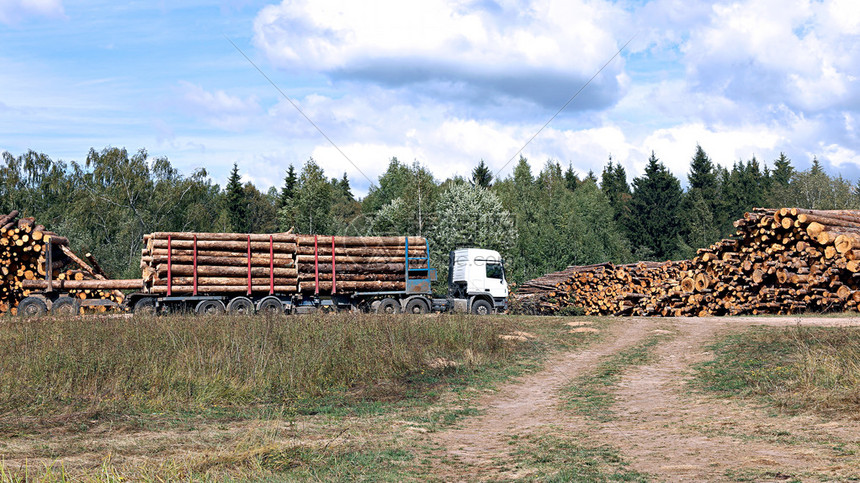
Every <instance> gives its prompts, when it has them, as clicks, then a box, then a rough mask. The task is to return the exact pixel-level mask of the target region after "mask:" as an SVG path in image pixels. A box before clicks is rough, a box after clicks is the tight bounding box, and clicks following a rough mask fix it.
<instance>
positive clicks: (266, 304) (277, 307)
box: [257, 296, 284, 315]
mask: <svg viewBox="0 0 860 483" xmlns="http://www.w3.org/2000/svg"><path fill="white" fill-rule="evenodd" d="M257 312H259V313H261V314H265V315H279V314H283V313H284V304H282V303H281V300H280V299H279V298H277V297H271V296H270V297H266V298H264V299H263V300H260V303H259V304H258V305H257Z"/></svg>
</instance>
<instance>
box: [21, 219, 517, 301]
mask: <svg viewBox="0 0 860 483" xmlns="http://www.w3.org/2000/svg"><path fill="white" fill-rule="evenodd" d="M144 242H145V244H146V248H144V250H143V253H142V257H141V268H142V271H143V277H142V279H134V280H108V279H103V280H52V279H51V272H52V271H51V270H50V269H49V268H50V266H51V265H50V264H51V257H50V251H49V252H48V253H47V256H46V260H45V263H46V270H45V278H44V279H43V280H42V279H40V280H25V281H24V288H25V289H27V290H29V291H30V294H29V295H28V296H27V297H25V298H24V299H22V300H21V301H20V303H19V305H18V314H19V315H21V316H24V317H33V316H40V315H44V314H46V313H52V314H74V313H80V309H81V307H86V306H93V305H102V306H107V307H115V308H121V309H123V310H129V311H131V312H132V313H146V314H165V313H177V312H194V313H197V314H207V315H214V314H220V313H229V314H237V315H245V314H253V313H266V314H284V313H285V314H303V313H311V312H315V311H319V310H322V311H357V312H370V313H390V314H393V313H412V314H424V313H430V312H454V311H456V312H467V313H473V314H478V315H486V314H491V313H494V312H501V311H504V310H505V309H506V303H507V296H508V285H507V281H506V280H505V270H504V262H503V260H502V258H501V256H500V254H499V253H498V252H497V251H494V250H485V249H479V248H462V249H457V250H453V251H451V252H450V254H449V261H448V293H447V295H446V296H444V297H434V296H433V293H432V291H431V282H434V281H436V269H435V268H432V267H430V264H429V256H428V254H429V253H430V250H429V245H428V243H427V241H426V239H424V238H422V237H334V236H318V235H295V234H292V233H286V234H271V235H269V234H267V235H246V234H206V233H153V234H150V235H147V236H145V237H144ZM82 289H98V290H135V292H133V293H130V294H128V295H127V296H125V298H124V300H123V301H122V303H121V304H117V303H116V302H114V301H112V300H83V301H81V300H78V299H77V298H74V297H69V296H68V291H69V290H82Z"/></svg>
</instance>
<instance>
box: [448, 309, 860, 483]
mask: <svg viewBox="0 0 860 483" xmlns="http://www.w3.org/2000/svg"><path fill="white" fill-rule="evenodd" d="M794 324H802V325H821V326H844V325H860V319H857V318H851V319H839V318H802V319H801V318H789V317H786V318H776V317H768V318H678V319H671V318H669V319H651V318H649V319H645V318H633V319H629V320H624V321H619V322H617V323H615V324H613V325H612V326H611V328H610V329H609V330H608V333H606V334H604V337H603V338H602V341H601V342H599V343H597V344H593V345H591V346H590V347H587V348H585V349H584V350H582V351H579V352H573V353H566V354H560V355H558V356H556V357H555V358H553V359H552V360H550V361H549V362H548V363H547V364H546V367H545V369H544V370H543V371H541V372H538V373H535V374H532V375H529V376H527V377H524V378H522V379H521V380H520V381H519V382H518V383H516V384H513V385H510V386H508V387H505V388H503V389H502V390H501V391H499V392H498V393H495V394H492V395H488V396H486V397H484V399H483V400H482V401H481V402H480V404H479V406H480V407H483V408H485V413H484V414H483V415H481V416H479V417H475V418H473V419H470V420H468V421H466V422H465V423H464V424H462V425H461V426H460V427H459V428H457V429H454V430H450V431H445V432H441V433H438V434H436V435H434V440H435V442H436V443H437V445H438V446H439V447H441V448H443V449H442V450H441V452H442V453H443V456H445V457H446V460H447V461H449V462H451V464H449V465H447V468H448V470H447V471H448V473H447V474H443V475H441V476H442V478H443V479H447V480H452V481H453V480H460V479H465V480H496V479H502V480H505V479H509V478H511V477H515V476H523V475H521V474H520V475H516V474H511V473H509V471H510V466H509V465H506V464H505V462H506V460H509V459H510V456H509V455H510V453H511V446H510V444H509V442H510V441H511V437H512V436H518V437H522V436H527V435H539V434H541V432H555V433H558V432H559V431H561V432H562V434H565V433H567V434H588V438H589V440H590V441H589V443H592V444H594V445H600V444H609V445H611V446H613V447H615V448H617V449H618V450H619V451H620V453H621V455H622V458H623V459H624V460H625V461H627V462H628V463H629V465H630V466H629V468H630V469H633V470H637V471H641V472H644V473H647V474H649V475H651V476H652V477H653V478H654V479H656V480H662V481H733V480H737V479H740V478H751V479H752V480H754V481H769V480H772V481H785V480H788V479H795V478H797V479H801V480H803V481H817V480H825V481H828V480H832V481H839V480H843V479H846V478H849V477H850V476H856V475H857V474H860V456H858V455H856V454H852V453H853V452H854V451H845V449H846V448H849V449H850V448H853V449H854V450H860V446H858V445H860V422H858V421H856V420H839V421H827V420H823V419H819V418H816V417H813V416H808V415H804V416H786V415H779V414H775V412H774V411H773V410H768V409H767V408H764V407H757V406H756V405H755V403H753V402H750V401H737V400H732V401H730V400H725V399H715V398H712V397H705V396H702V395H699V394H696V393H694V392H691V391H690V390H689V388H688V387H687V386H685V381H686V379H687V378H688V377H690V371H691V365H692V364H695V363H698V362H702V361H705V360H708V359H709V358H711V357H712V355H711V354H710V353H709V352H707V349H706V347H705V346H706V345H708V343H710V342H711V341H713V340H714V338H715V337H716V336H718V335H720V334H721V333H726V332H728V331H735V330H740V329H743V328H745V327H748V326H751V325H774V326H784V325H794ZM654 333H667V334H669V333H671V334H673V335H672V336H668V337H666V340H665V341H664V342H662V343H661V344H659V345H658V346H656V347H655V348H654V349H653V353H654V355H655V356H656V357H654V358H653V362H651V363H648V364H647V365H644V366H639V367H633V368H631V369H630V370H628V371H626V372H625V374H624V375H623V377H622V379H621V382H620V383H619V384H618V385H617V386H616V387H615V389H614V391H615V394H614V395H615V403H614V406H613V408H612V411H613V414H614V415H615V417H614V418H612V420H611V421H609V422H605V423H601V422H597V421H594V420H593V419H586V418H584V417H583V416H581V415H578V414H577V413H576V412H575V411H571V410H562V408H561V407H560V406H561V401H562V400H561V396H560V394H559V392H560V389H561V388H562V387H563V386H564V385H565V384H566V383H568V382H570V381H572V380H574V379H575V378H577V377H579V376H582V375H585V374H588V372H589V371H590V370H591V369H592V368H594V367H595V366H596V364H597V363H599V362H600V361H601V360H603V359H605V358H608V357H610V356H612V355H613V354H615V353H617V352H618V351H620V350H623V349H624V348H626V347H630V346H633V345H635V344H636V343H637V342H641V341H642V340H643V339H644V338H646V337H648V336H649V335H651V334H654Z"/></svg>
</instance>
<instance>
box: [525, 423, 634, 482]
mask: <svg viewBox="0 0 860 483" xmlns="http://www.w3.org/2000/svg"><path fill="white" fill-rule="evenodd" d="M587 439H588V438H587V436H586V435H572V434H566V435H564V436H560V435H551V434H550V435H541V436H527V437H523V438H516V439H515V440H514V441H512V444H515V445H516V447H517V449H516V450H515V451H513V453H512V454H511V456H512V458H513V459H514V464H513V468H511V470H512V471H518V470H523V469H525V470H526V472H527V473H528V474H527V475H526V476H523V477H520V478H516V481H540V482H562V481H565V482H602V481H648V477H647V475H645V474H643V473H640V472H637V471H634V470H630V469H629V468H628V467H627V466H628V464H627V462H625V461H624V460H623V459H622V458H621V456H620V454H619V453H618V451H617V450H616V449H615V448H612V447H611V446H608V445H602V446H593V445H590V444H585V443H583V441H587Z"/></svg>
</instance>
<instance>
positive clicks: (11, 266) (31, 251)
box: [0, 210, 122, 315]
mask: <svg viewBox="0 0 860 483" xmlns="http://www.w3.org/2000/svg"><path fill="white" fill-rule="evenodd" d="M18 215H19V212H18V211H17V210H14V211H12V212H11V213H9V214H6V215H0V314H3V313H7V312H9V313H12V314H13V315H14V314H15V313H16V312H17V305H18V302H19V301H20V300H21V299H23V298H24V297H26V296H28V295H30V293H31V291H32V290H33V289H36V288H39V287H37V286H34V285H33V284H36V285H38V284H40V283H41V284H43V285H45V286H47V282H45V278H46V276H45V275H46V269H47V268H48V267H47V263H46V261H47V258H46V257H47V256H48V254H49V252H50V255H51V267H50V270H51V279H52V280H59V281H63V280H66V279H69V280H71V279H74V280H87V279H94V278H95V277H94V276H93V275H92V274H90V273H87V272H85V271H82V270H71V269H70V270H65V271H64V269H65V268H66V267H67V266H70V265H73V264H74V263H75V260H74V259H75V258H77V257H75V256H74V254H73V253H72V252H71V250H69V247H68V245H69V240H68V239H66V238H64V237H61V236H59V235H57V234H56V233H53V232H51V231H48V230H46V229H45V227H44V226H42V225H40V224H38V223H36V220H35V219H34V218H32V217H23V218H21V217H19V216H18ZM59 283H62V282H59ZM73 295H74V296H77V297H79V298H81V299H85V298H108V299H113V300H115V301H121V296H122V293H119V295H117V294H115V293H113V292H108V293H105V292H104V291H101V290H91V289H87V290H77V291H75V292H73Z"/></svg>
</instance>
